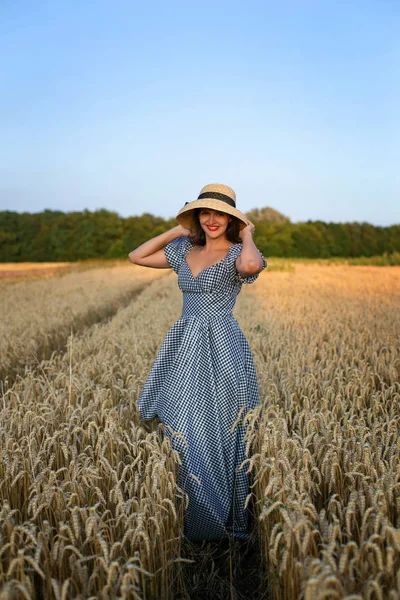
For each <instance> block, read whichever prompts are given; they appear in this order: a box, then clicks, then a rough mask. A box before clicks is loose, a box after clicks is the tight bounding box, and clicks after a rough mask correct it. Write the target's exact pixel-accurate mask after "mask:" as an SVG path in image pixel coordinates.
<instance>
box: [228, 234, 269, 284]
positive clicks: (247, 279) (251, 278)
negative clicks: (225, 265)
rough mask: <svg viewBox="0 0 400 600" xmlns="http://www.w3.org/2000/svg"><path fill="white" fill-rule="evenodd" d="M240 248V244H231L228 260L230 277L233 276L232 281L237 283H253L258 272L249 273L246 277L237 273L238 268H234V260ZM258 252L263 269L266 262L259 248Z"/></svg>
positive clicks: (239, 252) (239, 253)
mask: <svg viewBox="0 0 400 600" xmlns="http://www.w3.org/2000/svg"><path fill="white" fill-rule="evenodd" d="M242 248H243V246H242V244H235V245H234V246H232V251H231V253H230V261H229V268H230V271H231V274H232V277H233V279H234V281H237V282H238V283H247V284H249V283H254V282H255V281H256V279H257V278H258V276H259V274H260V273H256V274H255V275H249V276H248V277H243V276H242V275H240V274H239V272H238V270H237V269H236V264H235V261H236V259H237V258H238V257H239V256H240V255H241V253H242ZM258 252H259V253H260V256H261V258H262V262H263V267H262V270H264V269H265V268H266V266H267V264H268V263H267V261H266V260H265V258H264V256H263V255H262V253H261V252H260V250H258Z"/></svg>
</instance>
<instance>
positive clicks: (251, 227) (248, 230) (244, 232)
mask: <svg viewBox="0 0 400 600" xmlns="http://www.w3.org/2000/svg"><path fill="white" fill-rule="evenodd" d="M255 229H256V228H255V226H254V225H253V223H252V222H251V221H248V223H247V225H246V227H243V229H241V230H240V231H239V237H240V239H241V240H243V237H244V236H246V235H247V234H248V233H250V234H253V233H254V231H255Z"/></svg>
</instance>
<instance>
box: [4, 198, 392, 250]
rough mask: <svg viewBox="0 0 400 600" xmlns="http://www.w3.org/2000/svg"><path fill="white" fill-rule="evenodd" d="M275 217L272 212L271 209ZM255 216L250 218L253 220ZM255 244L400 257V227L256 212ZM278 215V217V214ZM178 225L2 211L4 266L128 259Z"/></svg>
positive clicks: (105, 215)
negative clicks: (291, 218)
mask: <svg viewBox="0 0 400 600" xmlns="http://www.w3.org/2000/svg"><path fill="white" fill-rule="evenodd" d="M271 211H272V212H274V211H273V210H272V209H271ZM253 213H254V211H253V212H250V213H248V215H249V217H250V216H253ZM258 214H259V215H261V216H259V219H257V222H256V231H255V233H254V241H255V243H256V245H257V247H258V248H259V249H260V250H261V252H262V253H263V254H264V255H265V256H266V257H272V256H276V257H299V258H331V257H345V258H355V257H361V256H365V257H369V256H377V255H382V254H383V253H389V254H390V253H393V252H400V225H391V226H390V227H380V226H374V225H371V224H370V223H365V222H362V223H359V222H352V223H325V222H323V221H306V222H298V223H291V222H290V221H289V220H288V219H280V218H276V219H274V218H273V215H272V217H271V216H270V217H269V219H272V220H269V219H265V218H264V219H263V218H262V215H263V214H265V211H264V213H263V212H262V211H261V212H259V213H258ZM277 214H278V215H279V213H277ZM174 225H176V221H175V219H163V218H161V217H155V216H153V215H151V214H149V213H145V214H143V215H141V216H133V217H127V218H123V217H121V216H119V215H118V214H117V213H116V212H113V211H109V210H105V209H101V210H96V211H93V212H91V211H88V210H84V211H82V212H70V213H64V212H61V211H52V210H45V211H43V212H41V213H36V214H31V213H17V212H12V211H3V212H0V262H26V261H35V262H56V261H63V262H64V261H65V262H66V261H76V260H85V259H98V258H124V257H125V258H126V257H127V254H128V253H129V252H130V251H131V250H133V248H136V247H137V246H139V245H140V244H142V243H143V242H145V241H146V240H148V239H150V238H151V237H153V236H156V235H158V234H160V233H162V232H164V231H166V230H167V229H169V228H171V227H173V226H174Z"/></svg>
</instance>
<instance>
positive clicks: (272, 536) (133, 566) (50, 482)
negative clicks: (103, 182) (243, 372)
mask: <svg viewBox="0 0 400 600" xmlns="http://www.w3.org/2000/svg"><path fill="white" fill-rule="evenodd" d="M271 267H272V268H271ZM0 306H1V309H2V314H3V315H4V317H5V318H4V319H3V321H2V323H1V328H2V329H1V330H0V340H1V344H2V346H1V352H2V354H1V358H2V365H3V378H4V380H7V381H8V382H9V383H8V384H7V385H5V391H4V394H3V397H2V398H1V402H0V424H1V426H0V501H1V504H0V532H1V545H2V548H1V552H0V597H1V598H18V599H19V598H46V599H50V600H53V599H54V600H56V599H58V598H75V597H76V598H78V597H79V598H126V599H131V598H132V599H137V600H140V599H145V598H146V599H147V600H150V598H152V599H154V600H156V599H163V600H176V599H178V598H179V599H181V598H182V599H183V598H196V599H197V598H206V597H207V594H212V596H213V597H214V598H215V599H221V600H222V599H226V598H229V599H230V598H242V597H243V596H239V595H237V596H235V595H233V593H234V590H233V588H232V586H231V583H232V582H231V580H229V577H230V575H228V580H227V581H224V580H222V579H221V576H220V574H219V572H218V570H216V569H215V564H214V563H213V559H212V555H211V549H210V550H209V562H208V563H207V560H206V558H207V552H208V550H207V548H211V547H210V546H206V547H205V548H204V549H203V555H202V561H200V562H195V563H191V562H190V560H195V559H196V556H195V555H193V553H191V552H192V550H190V549H189V548H188V546H187V545H186V543H185V542H184V540H183V538H182V524H183V521H182V515H183V506H184V497H183V496H182V491H181V490H180V489H179V488H178V487H177V485H176V473H177V469H178V468H179V467H178V466H179V457H178V456H177V455H176V454H175V453H174V452H172V451H171V448H170V445H169V443H168V442H167V441H166V440H164V441H162V440H161V438H160V436H159V434H158V433H157V430H156V426H155V424H154V423H151V424H149V423H144V422H143V421H141V419H140V416H139V414H138V408H137V399H138V395H139V393H140V391H141V389H142V386H143V383H144V381H145V379H146V377H147V374H148V372H149V370H150V367H151V365H152V363H153V361H154V358H155V356H156V353H157V351H158V348H159V347H160V345H161V342H162V340H163V338H164V336H165V334H166V332H167V331H168V328H169V327H170V325H172V323H173V322H174V321H175V320H176V319H177V318H178V317H179V316H180V313H181V308H182V296H181V293H180V291H179V289H178V287H177V279H176V276H175V275H174V274H173V273H171V271H169V270H150V269H144V268H140V267H135V266H133V265H125V266H123V267H121V266H114V267H109V266H107V267H102V268H98V269H95V270H90V271H79V272H73V273H67V274H65V275H62V276H61V277H59V276H58V274H57V277H53V278H49V279H45V280H43V281H41V280H38V281H21V282H17V283H12V284H4V285H2V286H1V287H0ZM234 315H235V317H236V318H237V320H238V322H239V324H240V326H241V327H242V330H243V332H244V333H245V335H246V337H247V339H248V341H249V343H250V346H251V348H252V351H253V354H254V359H255V362H256V367H257V372H258V378H259V384H260V395H261V401H262V405H261V407H260V408H259V409H257V410H256V411H250V412H249V413H248V415H247V427H248V438H247V440H248V444H249V448H250V447H252V448H253V454H252V456H251V457H250V456H249V460H248V461H247V462H246V463H245V464H243V465H242V468H246V469H249V471H250V472H251V474H252V478H253V482H254V486H253V488H252V493H253V498H252V500H253V501H254V510H255V513H256V519H255V532H254V533H255V535H256V536H257V539H258V541H259V545H260V548H261V552H262V563H261V564H259V563H257V562H256V561H253V563H252V564H251V565H250V567H249V568H250V571H249V574H248V575H247V576H246V577H248V580H247V587H248V589H249V590H251V594H252V595H250V596H248V595H247V596H245V597H246V598H252V599H254V600H255V599H256V598H257V599H258V598H261V597H262V598H268V599H271V600H272V599H273V600H340V599H344V598H348V599H349V600H350V599H351V600H363V599H364V598H369V599H370V600H379V599H386V598H388V599H389V600H399V599H400V459H399V452H400V444H399V432H400V345H399V340H400V268H399V267H396V266H392V267H378V266H363V267H358V266H349V265H345V264H342V265H340V264H335V265H327V264H321V263H319V262H310V261H307V262H303V263H302V262H300V261H291V262H290V261H289V260H287V261H284V260H281V261H279V260H271V261H270V263H269V265H268V268H267V269H266V270H265V271H264V272H263V273H262V274H261V275H260V277H259V279H258V281H257V282H256V283H255V284H253V285H251V286H243V289H242V292H241V294H240V295H239V298H238V302H237V307H236V309H235V312H234ZM55 350H56V351H55ZM172 401H173V399H172ZM256 422H257V423H258V427H256V426H255V423H256ZM249 500H250V498H249ZM189 559H190V560H189ZM188 560H189V562H187V561H188ZM185 561H186V562H185ZM238 568H239V567H238V565H237V564H236V563H235V560H233V561H232V562H231V563H230V564H228V568H227V573H228V574H229V573H230V574H231V575H232V574H233V575H234V574H235V572H236V570H237V569H238ZM251 569H253V571H251ZM254 569H258V570H257V572H256V573H255V572H254ZM257 574H258V575H259V578H261V582H262V584H261V587H262V589H261V591H259V590H258V591H257V590H256V589H255V583H254V582H255V581H257V580H258V578H257ZM244 578H245V574H243V575H242V576H241V577H239V578H238V582H237V583H238V586H239V587H240V584H241V583H242V584H244V583H245V582H243V581H240V579H244ZM235 585H236V584H235ZM261 592H262V593H263V594H264V595H261ZM257 593H259V594H260V595H259V596H257ZM208 597H210V596H208Z"/></svg>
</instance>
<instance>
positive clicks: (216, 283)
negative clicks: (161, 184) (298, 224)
mask: <svg viewBox="0 0 400 600" xmlns="http://www.w3.org/2000/svg"><path fill="white" fill-rule="evenodd" d="M192 247H193V244H192V243H191V242H190V240H189V238H187V237H181V238H178V239H176V240H174V241H173V242H171V243H169V244H168V245H167V246H166V247H165V248H164V252H165V255H166V257H167V260H168V262H169V264H170V265H171V267H172V268H173V269H174V271H175V272H176V273H177V274H178V285H179V288H180V289H181V291H182V292H183V311H182V316H181V318H180V319H178V321H177V322H176V323H175V324H174V325H173V326H172V327H171V329H170V330H169V332H168V333H167V336H166V337H165V339H164V342H163V344H162V346H161V349H160V351H159V353H158V355H157V358H156V360H155V362H154V365H153V367H152V369H151V371H150V374H149V376H148V379H147V381H146V383H145V385H144V388H143V390H142V393H141V395H140V398H139V412H140V416H141V417H142V419H144V420H151V419H154V418H155V417H156V416H158V417H159V418H160V420H161V421H162V422H163V423H164V425H167V426H169V427H171V429H172V430H173V431H174V432H180V433H181V434H183V437H184V439H182V436H180V437H173V436H172V435H171V433H170V432H169V430H168V429H166V434H167V435H168V437H169V438H170V439H171V443H172V445H173V447H174V448H176V449H177V450H178V451H179V452H180V456H181V460H182V465H180V466H179V475H178V485H179V486H180V487H181V488H182V489H183V490H184V492H186V493H187V494H188V498H189V504H188V507H187V510H186V514H185V526H184V534H185V535H186V537H187V538H188V539H190V540H212V539H221V538H224V537H227V536H229V535H233V536H236V537H239V538H242V539H246V538H247V537H248V514H247V511H246V510H245V509H244V503H245V500H246V496H247V494H248V493H249V479H248V475H247V474H246V473H245V471H246V468H243V469H241V470H240V471H239V470H236V469H237V467H238V466H239V465H240V464H241V463H242V462H243V461H244V460H245V459H246V454H245V445H244V442H243V436H244V433H245V431H244V426H243V424H241V423H239V424H238V425H237V426H236V428H235V429H234V431H233V432H232V431H231V428H232V425H233V423H234V422H235V420H236V419H237V416H238V413H239V411H240V410H241V409H242V407H247V409H250V408H254V407H255V406H257V405H258V404H259V402H260V400H259V397H258V387H257V378H256V371H255V367H254V362H253V357H252V354H251V350H250V347H249V344H248V342H247V340H246V338H245V336H244V334H243V332H242V331H241V329H240V327H239V324H238V323H237V321H236V320H235V318H234V317H233V315H232V310H233V308H234V305H235V302H236V297H237V295H238V293H239V292H240V289H241V286H242V284H243V283H253V282H254V281H255V280H256V279H257V277H258V274H256V275H252V276H250V277H242V276H241V275H240V274H239V273H238V272H237V270H236V266H235V260H236V258H237V257H238V256H239V255H240V253H241V251H242V244H240V243H239V244H233V245H232V246H231V247H230V249H229V251H228V253H227V255H226V256H225V258H223V259H222V260H220V261H219V262H218V263H216V264H214V265H211V266H210V267H207V268H206V269H203V271H201V272H200V273H199V274H198V275H197V277H193V275H192V273H191V270H190V268H189V266H188V264H187V262H186V255H187V253H188V252H189V251H190V249H191V248H192ZM261 256H262V255H261ZM262 258H263V263H264V266H263V268H265V267H266V266H267V262H266V260H265V258H264V257H262ZM246 412H247V410H246V409H243V413H242V414H244V413H246Z"/></svg>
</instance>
